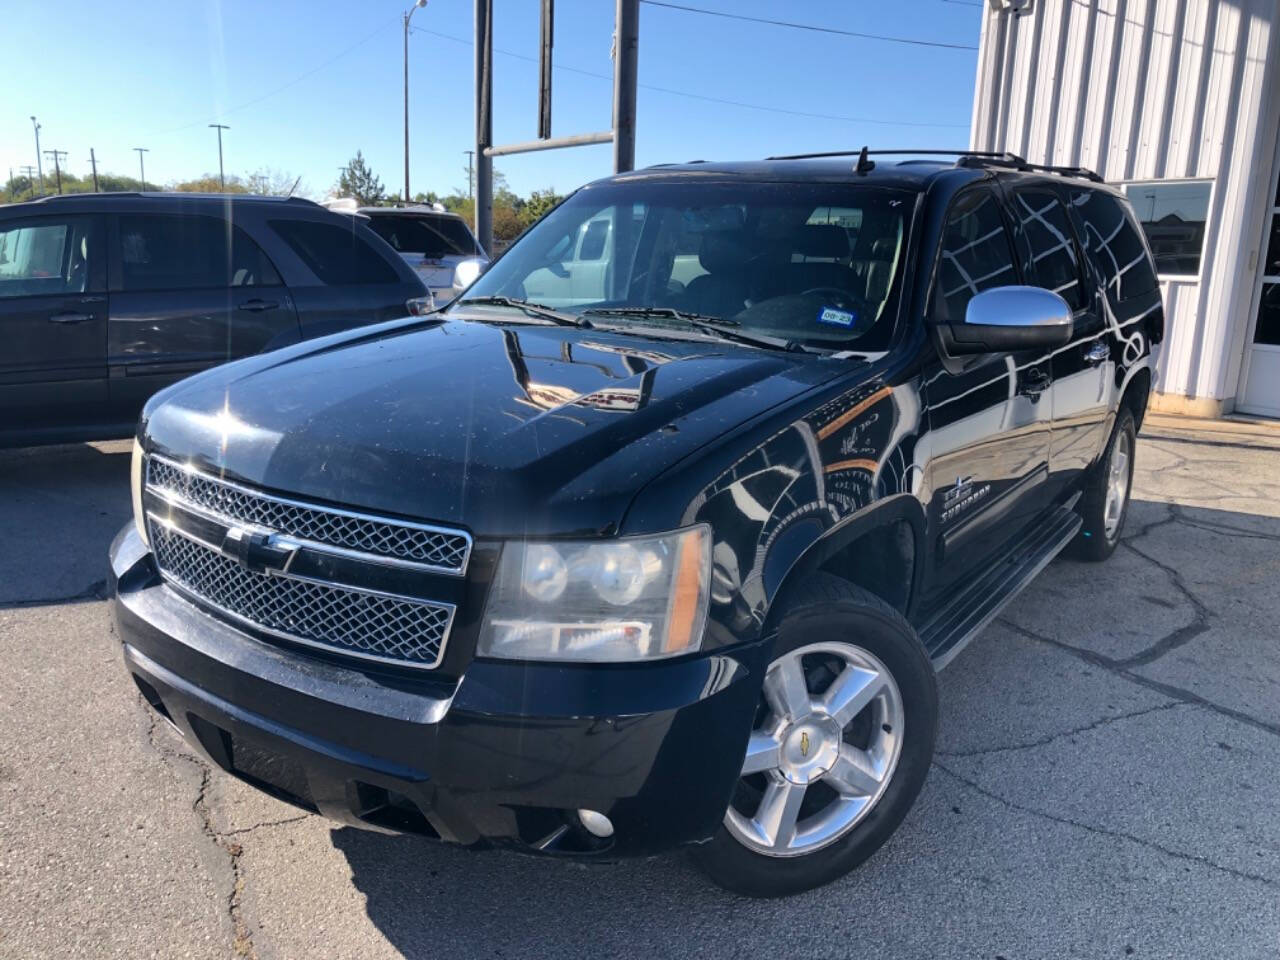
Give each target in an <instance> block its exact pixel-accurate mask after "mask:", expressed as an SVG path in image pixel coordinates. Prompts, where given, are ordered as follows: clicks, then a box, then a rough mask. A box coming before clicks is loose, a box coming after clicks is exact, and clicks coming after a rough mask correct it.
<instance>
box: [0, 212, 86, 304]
mask: <svg viewBox="0 0 1280 960" xmlns="http://www.w3.org/2000/svg"><path fill="white" fill-rule="evenodd" d="M94 224H95V221H93V220H91V219H90V218H88V217H70V218H55V217H47V218H41V219H39V220H27V221H25V222H22V223H8V224H0V298H9V297H34V296H40V295H41V294H66V293H84V292H85V291H86V290H88V289H90V288H91V286H93V280H92V279H91V275H90V269H91V267H92V266H93V261H94V260H95V259H97V260H99V261H100V260H101V256H102V251H101V244H100V242H99V240H98V232H97V230H96V229H95V226H94Z"/></svg>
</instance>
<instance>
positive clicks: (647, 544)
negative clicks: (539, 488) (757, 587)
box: [477, 526, 711, 662]
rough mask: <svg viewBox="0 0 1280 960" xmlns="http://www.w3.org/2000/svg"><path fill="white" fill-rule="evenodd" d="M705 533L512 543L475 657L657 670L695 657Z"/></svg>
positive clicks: (706, 575)
mask: <svg viewBox="0 0 1280 960" xmlns="http://www.w3.org/2000/svg"><path fill="white" fill-rule="evenodd" d="M710 570H711V531H710V529H709V528H708V527H706V526H698V527H691V528H690V529H688V530H680V531H677V532H676V533H668V534H663V535H661V536H657V537H630V538H627V539H621V540H605V541H601V540H596V541H592V542H589V543H567V542H561V543H555V542H551V543H510V544H508V545H507V546H506V547H505V548H504V549H503V551H502V560H501V562H500V563H499V564H498V572H497V575H496V576H495V577H494V581H493V587H492V590H491V591H490V596H489V605H488V608H487V610H486V611H485V622H484V626H483V628H482V629H481V632H480V642H479V646H478V649H477V653H479V655H480V656H487V657H504V658H508V659H519V660H587V661H596V662H601V661H619V660H656V659H659V658H661V657H675V656H679V655H680V654H682V653H690V652H692V651H694V650H697V649H698V647H699V646H701V644H702V628H703V626H704V625H705V623H706V619H707V592H708V585H709V582H710Z"/></svg>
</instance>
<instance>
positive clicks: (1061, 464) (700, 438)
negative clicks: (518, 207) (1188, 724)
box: [111, 151, 1164, 896]
mask: <svg viewBox="0 0 1280 960" xmlns="http://www.w3.org/2000/svg"><path fill="white" fill-rule="evenodd" d="M597 224H598V225H599V226H595V225H597ZM588 234H590V235H591V236H592V237H593V239H592V249H591V250H590V251H588V252H589V253H591V254H592V256H590V257H584V256H583V255H582V247H583V242H582V238H583V237H584V236H586V235H588ZM596 245H599V255H598V256H596V255H595V253H596V250H595V246H596ZM1163 322H1164V321H1163V309H1162V306H1161V299H1160V293H1159V289H1158V287H1157V284H1156V277H1155V273H1154V270H1153V267H1152V260H1151V254H1150V251H1149V250H1148V248H1147V245H1146V242H1145V240H1144V238H1143V236H1142V233H1141V232H1140V231H1139V229H1138V227H1137V225H1136V222H1135V219H1134V216H1133V213H1132V211H1131V210H1130V208H1129V205H1128V203H1127V202H1126V200H1125V199H1124V197H1123V195H1122V194H1120V193H1119V192H1118V191H1116V190H1114V189H1112V188H1110V187H1108V186H1106V185H1105V184H1103V183H1101V182H1100V181H1099V180H1098V179H1097V177H1096V176H1095V175H1092V174H1090V173H1089V172H1088V171H1084V170H1078V169H1056V168H1055V169H1050V168H1043V167H1033V166H1032V165H1030V164H1028V163H1026V162H1024V161H1023V160H1021V159H1020V158H1018V157H1015V156H1012V155H1008V154H1000V155H978V154H960V155H955V154H952V155H950V156H949V157H948V158H947V159H938V158H936V157H924V158H913V157H901V156H900V155H899V156H898V157H897V158H896V159H892V158H886V157H880V158H879V159H878V160H877V159H874V158H873V155H871V154H868V153H866V152H865V151H864V152H863V153H861V154H860V155H857V156H856V159H855V157H854V155H847V156H841V155H831V156H825V157H821V158H817V159H815V158H777V159H771V160H768V161H764V162H751V163H732V164H730V163H714V164H713V163H695V164H687V165H681V166H661V167H654V168H650V169H646V170H640V171H636V172H632V173H627V174H622V175H619V176H615V177H611V178H609V179H606V180H602V181H600V182H597V183H592V184H590V185H588V186H586V187H583V188H582V189H580V190H579V191H577V192H576V193H575V194H574V195H573V196H572V197H570V198H569V199H568V200H566V201H565V202H564V203H563V204H562V205H560V206H559V207H558V208H556V209H555V210H554V211H553V212H552V213H550V214H548V215H547V216H546V217H545V218H544V219H543V220H541V221H540V222H539V223H538V224H536V225H535V226H534V227H533V228H531V229H530V230H529V231H528V232H527V233H526V234H525V235H524V236H523V237H522V238H521V239H520V240H519V241H518V242H517V243H516V244H515V245H514V246H513V247H512V249H511V250H510V251H508V252H507V254H506V255H505V256H503V257H502V258H501V259H500V260H498V261H497V262H496V263H495V264H494V265H493V267H492V268H491V269H490V270H489V272H488V273H486V274H484V275H483V276H482V277H481V278H480V279H479V280H477V281H476V282H475V283H474V284H473V285H472V286H471V287H470V288H469V289H468V290H467V291H466V292H465V293H464V294H463V295H462V296H461V297H460V298H459V300H458V301H456V302H455V303H453V304H451V305H450V306H449V307H448V309H447V310H444V311H442V312H439V313H435V314H432V315H430V316H426V317H422V318H413V319H406V320H401V321H397V322H393V323H388V324H382V325H379V326H374V327H368V328H364V329H361V330H356V331H351V332H348V333H343V334H339V335H335V336H330V337H326V338H322V339H319V340H315V341H312V342H309V343H302V344H298V345H296V346H293V347H287V348H285V349H284V350H281V351H277V352H275V353H273V354H271V355H267V356H262V357H254V358H249V359H246V360H241V361H239V362H236V363H233V364H231V365H228V366H225V367H221V368H219V369H217V370H213V371H210V372H208V373H204V374H201V375H198V376H195V377H193V378H191V379H189V380H186V381H184V382H182V383H179V384H177V385H175V386H173V387H171V388H169V389H167V390H165V391H164V392H163V393H161V394H159V395H158V396H156V397H154V398H153V399H152V400H151V401H150V403H148V404H147V407H146V410H145V411H144V413H143V416H142V420H141V422H140V424H139V427H138V433H137V443H136V447H135V454H134V461H133V498H134V510H135V515H136V516H135V520H136V522H135V523H133V524H130V525H129V526H128V527H126V528H125V529H124V530H122V531H121V532H120V534H119V536H118V537H117V539H116V541H115V543H114V544H113V546H112V548H111V566H112V571H113V583H114V589H115V598H116V599H115V611H116V617H117V622H118V628H119V635H120V638H121V640H122V641H123V655H124V662H125V665H126V668H127V670H128V671H129V673H130V674H131V675H132V677H133V679H134V680H135V681H136V683H137V687H138V689H139V690H140V691H141V694H142V697H143V698H144V699H145V701H146V702H147V703H148V704H149V705H150V708H151V709H153V710H155V711H157V712H158V713H159V714H160V715H161V716H162V717H164V718H165V719H166V720H168V721H170V722H171V723H172V724H173V726H174V727H175V728H176V729H177V730H178V732H179V733H180V734H181V735H182V736H183V737H185V738H186V740H187V742H188V744H189V745H190V747H191V748H192V749H194V750H197V751H199V752H200V753H201V754H202V755H203V756H204V757H206V758H208V760H210V761H211V762H212V763H214V764H217V766H219V767H221V768H222V769H223V770H225V771H227V772H228V773H230V774H232V775H234V776H236V777H239V778H241V779H243V780H245V781H247V782H249V783H251V784H254V785H256V786H258V787H260V788H261V789H263V790H266V791H268V792H270V793H272V794H274V795H275V796H277V797H280V798H281V799H283V800H286V801H288V802H290V803H292V804H296V805H297V806H300V807H303V808H305V809H308V810H313V811H318V812H319V813H321V814H323V815H325V816H327V817H331V818H333V819H334V820H337V821H341V822H343V823H347V824H352V825H356V826H360V827H365V828H369V829H374V830H384V831H403V832H413V833H418V834H424V835H427V836H431V837H438V838H441V839H443V840H447V841H451V842H455V843H461V844H469V845H478V844H489V845H502V846H509V847H514V848H519V849H523V850H528V851H537V852H541V853H543V854H547V855H556V856H572V857H583V858H604V859H607V858H612V857H619V856H624V855H628V854H646V853H652V852H654V851H658V850H662V849H665V848H669V847H673V846H676V845H690V846H691V849H692V852H693V854H694V856H695V858H696V859H697V860H698V862H699V863H700V864H701V865H702V866H703V867H704V869H705V870H706V871H707V872H708V873H709V874H710V876H711V877H712V878H713V879H714V880H715V881H716V882H718V883H720V884H722V885H724V886H726V887H729V888H731V889H733V890H736V891H740V892H743V893H746V894H751V895H758V896H775V895H781V894H788V893H793V892H796V891H799V890H803V889H807V888H810V887H813V886H815V885H818V884H822V883H825V882H827V881H830V880H832V879H833V878H836V877H838V876H840V875H842V874H844V873H845V872H846V871H848V870H850V869H852V868H853V867H854V866H856V865H857V864H858V863H860V862H861V861H863V860H864V859H865V858H866V857H868V856H870V855H871V854H872V853H873V852H874V851H875V850H876V849H877V848H878V847H879V846H880V845H881V844H883V843H884V842H885V840H886V839H887V838H888V837H889V836H890V834H892V833H893V831H894V830H895V828H896V827H897V826H898V825H899V824H900V823H901V821H902V819H903V817H904V815H905V814H906V812H907V810H908V808H909V807H910V806H911V804H912V802H913V801H914V799H915V797H916V796H917V794H918V793H919V791H920V789H921V786H922V784H923V783H924V780H925V775H926V773H927V771H928V768H929V763H930V758H931V755H932V753H933V748H934V736H935V726H936V722H937V695H936V689H935V671H936V670H938V669H939V668H941V667H942V666H943V665H945V664H946V663H947V662H948V661H950V660H951V659H952V658H953V657H954V656H955V655H956V654H957V653H958V652H959V651H960V649H961V648H962V647H963V646H964V645H965V644H966V643H967V642H968V641H969V640H970V639H972V638H973V637H974V635H975V634H976V633H978V632H979V631H980V630H981V629H982V627H983V626H984V625H985V624H987V623H988V622H989V621H990V620H991V619H992V618H993V617H994V616H995V615H996V613H997V612H998V611H999V610H1000V609H1001V608H1002V607H1003V606H1004V605H1005V604H1006V603H1007V602H1008V601H1009V600H1010V599H1011V598H1012V597H1013V596H1014V595H1016V594H1017V593H1018V592H1019V591H1020V590H1021V589H1022V588H1023V587H1025V586H1026V585H1027V584H1028V583H1029V582H1030V581H1031V580H1032V578H1033V577H1035V576H1036V574H1037V573H1038V572H1039V571H1040V570H1041V569H1043V568H1044V567H1045V565H1046V564H1048V563H1049V562H1050V561H1051V560H1052V559H1053V558H1054V557H1055V556H1056V555H1057V554H1058V553H1059V552H1060V551H1063V550H1068V551H1070V552H1071V553H1073V554H1074V555H1075V556H1076V557H1078V558H1082V559H1086V560H1102V559H1104V558H1105V557H1107V556H1108V555H1109V554H1110V553H1111V552H1112V550H1113V549H1114V547H1115V545H1116V543H1117V540H1118V538H1119V536H1120V533H1121V530H1122V528H1123V525H1124V519H1125V512H1126V506H1127V503H1128V498H1129V487H1130V480H1131V477H1132V472H1133V463H1134V450H1135V434H1136V431H1137V429H1138V427H1139V425H1140V424H1141V421H1142V418H1143V413H1144V410H1145V408H1146V403H1147V395H1148V390H1149V388H1150V386H1151V377H1152V360H1151V350H1152V345H1153V344H1156V343H1158V342H1159V341H1160V340H1161V339H1162V336H1163Z"/></svg>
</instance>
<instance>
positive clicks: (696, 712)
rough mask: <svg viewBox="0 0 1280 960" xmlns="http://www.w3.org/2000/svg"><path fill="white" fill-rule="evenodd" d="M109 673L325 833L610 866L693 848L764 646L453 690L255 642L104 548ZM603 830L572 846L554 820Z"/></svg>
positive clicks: (558, 670) (127, 550) (135, 555)
mask: <svg viewBox="0 0 1280 960" xmlns="http://www.w3.org/2000/svg"><path fill="white" fill-rule="evenodd" d="M111 568H112V585H113V593H114V595H115V603H114V606H115V615H116V622H117V625H118V628H119V632H120V638H121V641H122V644H123V652H124V661H125V666H126V668H127V669H128V671H129V673H130V674H131V675H132V676H133V678H134V680H135V682H137V684H138V687H139V689H140V690H141V691H142V694H143V696H144V697H145V698H146V700H147V701H148V702H149V703H150V704H151V706H152V707H153V708H154V709H156V710H158V711H159V712H160V713H161V714H162V715H163V716H164V717H165V718H166V719H168V720H169V721H170V722H172V724H173V725H174V726H175V727H176V728H177V730H178V732H179V733H181V734H182V736H183V737H185V738H186V739H187V741H188V743H189V744H190V745H191V747H192V748H193V749H195V750H197V751H198V752H200V753H201V754H202V755H203V756H204V757H206V758H207V759H208V760H209V761H210V762H212V763H214V764H217V765H218V766H219V767H221V768H222V769H223V770H225V771H227V772H229V773H231V774H233V775H235V776H238V777H240V778H241V779H243V780H245V781H247V782H249V783H251V784H253V785H255V786H257V787H259V788H262V789H264V790H267V791H268V792H270V793H273V794H275V795H276V796H278V797H280V798H281V799H284V800H287V801H289V802H291V803H294V804H297V805H299V806H302V807H305V808H307V809H312V810H315V811H317V812H319V813H320V814H323V815H324V816H326V817H329V818H331V819H333V820H336V821H339V822H342V823H346V824H350V825H353V826H358V827H364V828H368V829H375V830H388V831H393V832H415V833H422V834H426V835H430V836H438V837H440V838H441V839H444V840H448V841H452V842H456V843H463V844H481V843H489V844H496V845H510V846H517V847H521V848H525V849H532V850H538V851H540V852H544V853H558V854H581V855H588V856H591V855H594V856H600V855H607V856H623V855H633V854H647V853H654V852H657V851H660V850H662V849H665V848H668V847H671V846H675V845H678V844H682V843H691V842H698V841H701V840H705V839H707V838H708V837H710V836H711V835H712V834H713V833H714V832H715V830H716V828H717V827H718V825H719V823H720V821H721V819H722V817H723V815H724V811H725V809H726V807H727V806H728V803H729V797H730V793H731V791H732V790H733V787H734V784H735V783H736V781H737V778H738V771H739V770H740V769H741V763H742V757H743V754H744V752H745V750H746V740H747V735H748V732H749V730H750V728H751V721H752V716H753V713H754V710H755V707H756V702H757V698H758V696H759V691H760V682H761V677H762V675H763V665H764V663H767V655H766V651H765V649H764V648H765V644H764V643H758V644H755V645H752V646H748V647H746V648H738V649H736V650H735V651H734V652H733V654H732V655H728V654H718V655H707V656H703V657H697V658H691V659H683V660H678V661H669V662H657V663H649V664H636V665H609V666H590V665H563V666H559V665H552V664H532V663H530V664H525V663H517V662H510V663H506V662H497V661H484V660H476V661H473V662H472V663H471V664H470V666H469V667H468V668H467V670H466V672H465V673H464V675H463V676H462V678H461V679H460V680H456V681H451V680H444V679H443V678H436V677H426V678H423V677H418V676H415V677H406V676H404V675H403V674H395V673H390V672H383V673H377V672H372V671H368V670H362V669H355V668H353V667H351V666H348V665H346V664H335V663H332V662H328V661H325V660H321V659H317V658H314V657H311V656H308V655H306V654H302V653H296V652H294V651H292V650H288V649H284V648H281V647H280V646H277V645H274V644H271V643H268V642H265V641H263V640H259V639H257V638H255V637H253V636H251V635H250V634H248V633H246V632H244V631H243V630H241V629H238V628H236V627H233V626H231V625H230V624H229V623H227V622H224V621H223V620H221V619H219V618H217V617H215V616H213V615H211V614H209V613H207V612H205V611H204V610H203V609H201V608H199V607H197V606H195V605H193V604H191V603H190V602H188V601H186V600H184V599H182V598H180V597H179V596H178V595H176V594H175V593H174V592H173V591H171V590H170V589H168V588H167V587H165V586H163V584H162V583H161V582H160V580H159V578H158V576H157V574H156V571H155V567H154V564H153V563H152V559H151V555H150V554H149V553H148V552H147V551H146V549H145V547H144V546H143V544H142V542H141V539H140V538H139V536H138V534H137V532H136V530H135V529H134V528H133V526H132V524H131V525H130V526H128V527H126V528H125V529H124V530H122V531H121V532H120V534H119V535H118V536H117V537H116V540H115V542H114V543H113V544H112V546H111ZM579 809H588V810H595V811H598V812H600V813H603V814H605V815H606V816H607V817H609V819H610V820H611V821H612V823H613V826H614V833H613V836H612V837H611V838H609V839H608V840H601V839H598V838H595V837H592V836H591V835H590V834H588V833H587V832H586V831H585V830H583V829H582V828H581V826H580V825H579V824H578V822H577V820H576V818H575V816H574V814H573V812H574V811H576V810H579Z"/></svg>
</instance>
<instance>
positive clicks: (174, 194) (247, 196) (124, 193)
mask: <svg viewBox="0 0 1280 960" xmlns="http://www.w3.org/2000/svg"><path fill="white" fill-rule="evenodd" d="M121 197H167V198H170V199H173V198H183V199H196V200H200V199H209V198H213V199H216V200H270V201H272V202H273V203H305V204H309V205H311V206H318V204H317V203H316V202H315V201H314V200H308V199H307V198H306V197H296V196H288V197H281V196H278V195H275V194H262V193H196V192H190V193H188V192H186V191H183V190H147V191H142V190H99V191H96V192H95V191H92V190H86V191H85V192H83V193H51V194H49V195H48V196H44V197H37V198H36V199H35V200H33V201H30V202H32V203H49V202H52V201H59V200H106V199H108V198H116V199H119V198H121Z"/></svg>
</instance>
